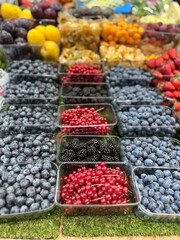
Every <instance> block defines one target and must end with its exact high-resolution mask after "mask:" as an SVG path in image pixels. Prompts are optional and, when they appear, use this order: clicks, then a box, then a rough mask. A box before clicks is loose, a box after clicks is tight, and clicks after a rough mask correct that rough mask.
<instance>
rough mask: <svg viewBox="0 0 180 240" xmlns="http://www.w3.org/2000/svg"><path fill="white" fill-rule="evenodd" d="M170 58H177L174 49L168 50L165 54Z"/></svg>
mask: <svg viewBox="0 0 180 240" xmlns="http://www.w3.org/2000/svg"><path fill="white" fill-rule="evenodd" d="M167 54H168V55H169V57H170V58H172V59H174V58H176V56H177V51H176V49H175V48H170V49H169V50H168V52H167Z"/></svg>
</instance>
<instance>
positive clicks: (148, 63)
mask: <svg viewBox="0 0 180 240" xmlns="http://www.w3.org/2000/svg"><path fill="white" fill-rule="evenodd" d="M146 65H147V66H148V67H149V68H152V69H154V68H155V59H150V60H148V61H147V62H146Z"/></svg>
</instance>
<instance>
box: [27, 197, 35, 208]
mask: <svg viewBox="0 0 180 240" xmlns="http://www.w3.org/2000/svg"><path fill="white" fill-rule="evenodd" d="M33 203H34V199H33V198H27V199H26V204H25V205H27V206H28V207H30V206H31V205H32V204H33Z"/></svg>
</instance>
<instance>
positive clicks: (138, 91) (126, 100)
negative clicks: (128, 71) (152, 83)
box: [110, 85, 163, 105]
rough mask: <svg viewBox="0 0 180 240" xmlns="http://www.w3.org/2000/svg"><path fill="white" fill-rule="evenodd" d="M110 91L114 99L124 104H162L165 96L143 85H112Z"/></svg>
mask: <svg viewBox="0 0 180 240" xmlns="http://www.w3.org/2000/svg"><path fill="white" fill-rule="evenodd" d="M110 92H111V95H112V98H113V99H114V101H115V102H116V101H117V102H118V103H122V104H129V105H133V104H137V105H141V104H144V105H146V104H152V103H153V104H156V105H158V104H162V102H163V97H162V96H161V95H159V94H158V93H157V92H156V91H155V90H154V89H153V88H149V89H147V88H145V87H142V86H141V85H135V86H124V87H119V86H116V87H111V88H110Z"/></svg>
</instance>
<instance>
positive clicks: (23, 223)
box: [0, 208, 60, 239]
mask: <svg viewBox="0 0 180 240" xmlns="http://www.w3.org/2000/svg"><path fill="white" fill-rule="evenodd" d="M59 226H60V210H59V209H57V208H55V209H54V210H53V211H52V212H51V213H46V214H44V215H43V217H41V218H38V219H33V218H32V219H31V220H18V221H10V222H7V223H0V237H6V238H39V239H40V238H43V239H45V238H53V239H56V238H57V236H58V231H59Z"/></svg>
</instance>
